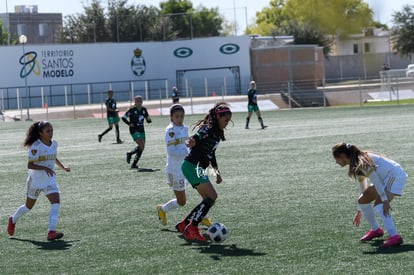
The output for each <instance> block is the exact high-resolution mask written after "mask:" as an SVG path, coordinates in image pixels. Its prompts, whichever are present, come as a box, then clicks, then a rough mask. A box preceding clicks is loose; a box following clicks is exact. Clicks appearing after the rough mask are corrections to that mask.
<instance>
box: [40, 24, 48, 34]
mask: <svg viewBox="0 0 414 275" xmlns="http://www.w3.org/2000/svg"><path fill="white" fill-rule="evenodd" d="M39 36H47V24H39Z"/></svg>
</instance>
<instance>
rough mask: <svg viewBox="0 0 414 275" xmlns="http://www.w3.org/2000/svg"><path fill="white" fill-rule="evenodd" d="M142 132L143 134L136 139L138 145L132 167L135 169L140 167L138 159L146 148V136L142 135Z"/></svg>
mask: <svg viewBox="0 0 414 275" xmlns="http://www.w3.org/2000/svg"><path fill="white" fill-rule="evenodd" d="M140 134H141V135H140V137H139V138H137V139H136V140H135V142H136V144H137V145H138V146H137V147H136V148H135V152H136V153H135V158H134V161H133V162H132V165H131V168H135V169H137V168H138V161H139V160H140V158H141V155H142V152H143V151H144V148H145V138H142V137H141V136H142V133H140Z"/></svg>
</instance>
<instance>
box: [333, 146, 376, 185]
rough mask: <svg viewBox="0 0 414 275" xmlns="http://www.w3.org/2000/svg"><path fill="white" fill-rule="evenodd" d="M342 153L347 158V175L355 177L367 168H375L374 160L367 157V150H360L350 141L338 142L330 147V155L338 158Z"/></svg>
mask: <svg viewBox="0 0 414 275" xmlns="http://www.w3.org/2000/svg"><path fill="white" fill-rule="evenodd" d="M342 154H344V155H345V156H346V157H347V158H349V170H348V176H349V177H350V178H353V179H356V178H357V176H359V175H364V174H363V170H366V169H368V168H370V167H371V168H374V169H375V163H374V161H373V160H372V159H371V158H370V157H369V155H368V152H365V151H361V150H360V149H359V148H358V147H356V146H355V145H353V144H350V143H338V144H336V145H335V146H334V147H332V155H333V156H334V158H338V157H339V156H340V155H342Z"/></svg>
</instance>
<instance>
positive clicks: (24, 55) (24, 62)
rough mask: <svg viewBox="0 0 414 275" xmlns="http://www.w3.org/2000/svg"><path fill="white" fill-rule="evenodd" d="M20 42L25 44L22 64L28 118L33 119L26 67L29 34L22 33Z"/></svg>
mask: <svg viewBox="0 0 414 275" xmlns="http://www.w3.org/2000/svg"><path fill="white" fill-rule="evenodd" d="M19 43H20V44H22V46H23V57H22V59H21V60H23V62H22V65H23V70H24V88H25V90H26V108H27V113H26V120H31V119H30V113H29V108H30V107H29V105H30V104H29V100H30V99H29V93H28V90H27V68H26V51H25V48H24V45H25V44H26V43H27V36H26V35H24V34H22V35H20V36H19Z"/></svg>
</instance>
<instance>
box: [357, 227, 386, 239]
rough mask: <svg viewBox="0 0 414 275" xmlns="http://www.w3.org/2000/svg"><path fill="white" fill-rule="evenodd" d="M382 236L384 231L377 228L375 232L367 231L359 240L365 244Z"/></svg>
mask: <svg viewBox="0 0 414 275" xmlns="http://www.w3.org/2000/svg"><path fill="white" fill-rule="evenodd" d="M383 235H384V231H382V229H381V227H379V228H378V229H376V230H369V231H368V232H367V233H365V235H364V236H362V238H361V239H360V241H361V242H367V241H370V240H372V239H374V238H379V237H382V236H383Z"/></svg>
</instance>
